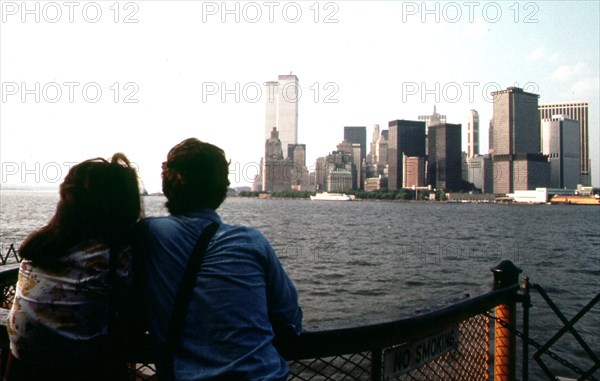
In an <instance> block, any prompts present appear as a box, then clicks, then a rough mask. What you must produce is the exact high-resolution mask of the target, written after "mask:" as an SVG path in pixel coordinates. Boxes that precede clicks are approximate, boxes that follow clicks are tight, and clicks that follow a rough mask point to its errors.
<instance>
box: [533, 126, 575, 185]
mask: <svg viewBox="0 0 600 381" xmlns="http://www.w3.org/2000/svg"><path fill="white" fill-rule="evenodd" d="M579 132H580V126H579V122H578V121H577V120H573V119H569V118H566V117H565V116H563V115H554V116H553V117H552V118H550V119H543V120H542V153H543V154H544V155H546V156H548V161H549V162H550V187H551V188H569V189H576V188H577V184H579V183H580V182H579V181H580V178H581V173H580V169H581V167H580V152H579V148H580V139H579Z"/></svg>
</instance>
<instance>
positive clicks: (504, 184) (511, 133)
mask: <svg viewBox="0 0 600 381" xmlns="http://www.w3.org/2000/svg"><path fill="white" fill-rule="evenodd" d="M492 97H493V104H494V115H493V146H492V149H493V156H492V158H493V160H494V193H497V194H498V193H502V194H507V193H511V192H514V191H515V190H527V189H535V188H536V187H546V186H547V185H548V184H547V181H549V175H550V168H549V163H548V159H547V157H545V156H543V155H542V154H541V139H540V135H541V134H540V114H539V111H538V98H539V95H537V94H533V93H528V92H525V91H523V89H520V88H518V87H509V88H507V89H506V90H500V91H495V92H492Z"/></svg>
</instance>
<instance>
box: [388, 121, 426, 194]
mask: <svg viewBox="0 0 600 381" xmlns="http://www.w3.org/2000/svg"><path fill="white" fill-rule="evenodd" d="M388 131H389V134H388V155H387V156H388V161H387V164H388V189H391V190H395V189H402V180H403V179H404V174H403V169H404V164H403V160H402V158H403V156H404V155H406V156H414V157H425V122H423V121H413V120H394V121H391V122H389V128H388Z"/></svg>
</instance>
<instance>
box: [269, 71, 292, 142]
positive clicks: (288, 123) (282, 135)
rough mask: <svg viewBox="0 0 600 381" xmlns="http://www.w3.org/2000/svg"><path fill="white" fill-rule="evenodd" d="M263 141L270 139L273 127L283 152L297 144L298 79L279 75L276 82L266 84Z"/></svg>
mask: <svg viewBox="0 0 600 381" xmlns="http://www.w3.org/2000/svg"><path fill="white" fill-rule="evenodd" d="M265 86H266V113H265V140H268V139H270V138H271V131H272V130H273V127H276V128H277V131H279V139H280V140H281V147H282V149H283V152H285V153H287V152H288V144H297V143H298V98H299V95H300V93H299V85H298V77H296V76H295V75H292V74H290V75H280V76H279V78H278V81H277V82H267V83H265Z"/></svg>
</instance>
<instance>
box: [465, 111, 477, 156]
mask: <svg viewBox="0 0 600 381" xmlns="http://www.w3.org/2000/svg"><path fill="white" fill-rule="evenodd" d="M475 155H479V113H478V112H477V110H470V111H469V115H468V117H467V158H471V157H474V156H475Z"/></svg>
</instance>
